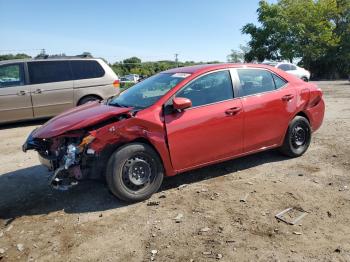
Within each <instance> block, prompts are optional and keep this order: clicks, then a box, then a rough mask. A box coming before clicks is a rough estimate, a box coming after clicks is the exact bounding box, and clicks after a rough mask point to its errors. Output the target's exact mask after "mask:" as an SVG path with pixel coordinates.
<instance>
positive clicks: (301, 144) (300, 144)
mask: <svg viewBox="0 0 350 262" xmlns="http://www.w3.org/2000/svg"><path fill="white" fill-rule="evenodd" d="M310 142H311V127H310V123H309V121H308V120H307V119H306V118H305V117H302V116H296V117H295V118H294V119H293V120H292V121H291V122H290V124H289V126H288V130H287V134H286V136H285V138H284V142H283V145H282V146H281V148H280V151H281V152H282V153H283V154H285V155H287V156H290V157H298V156H301V155H303V154H304V153H305V152H306V150H307V149H308V147H309V145H310Z"/></svg>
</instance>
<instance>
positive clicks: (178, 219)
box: [174, 213, 184, 223]
mask: <svg viewBox="0 0 350 262" xmlns="http://www.w3.org/2000/svg"><path fill="white" fill-rule="evenodd" d="M183 216H184V215H183V214H181V213H179V214H178V215H177V216H176V217H175V218H174V220H175V222H176V223H180V222H181V219H182V218H183Z"/></svg>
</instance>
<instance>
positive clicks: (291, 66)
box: [289, 65, 297, 70]
mask: <svg viewBox="0 0 350 262" xmlns="http://www.w3.org/2000/svg"><path fill="white" fill-rule="evenodd" d="M289 66H290V69H289V70H297V67H296V66H295V65H289Z"/></svg>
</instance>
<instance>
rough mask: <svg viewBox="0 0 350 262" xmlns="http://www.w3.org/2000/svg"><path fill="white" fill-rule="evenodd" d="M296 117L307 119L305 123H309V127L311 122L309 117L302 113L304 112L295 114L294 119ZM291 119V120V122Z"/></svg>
mask: <svg viewBox="0 0 350 262" xmlns="http://www.w3.org/2000/svg"><path fill="white" fill-rule="evenodd" d="M296 116H302V117H305V118H306V119H307V121H309V123H310V125H311V121H310V118H309V116H308V115H307V114H306V113H305V112H304V111H300V112H298V113H297V114H295V116H294V117H296ZM294 117H293V119H294ZM293 119H292V120H293Z"/></svg>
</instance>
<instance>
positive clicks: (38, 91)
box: [33, 89, 43, 94]
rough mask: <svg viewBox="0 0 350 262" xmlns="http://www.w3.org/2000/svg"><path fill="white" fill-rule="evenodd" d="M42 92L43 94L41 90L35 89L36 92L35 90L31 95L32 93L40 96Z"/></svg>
mask: <svg viewBox="0 0 350 262" xmlns="http://www.w3.org/2000/svg"><path fill="white" fill-rule="evenodd" d="M42 92H43V90H41V89H37V90H35V91H34V92H33V93H34V94H41V93H42Z"/></svg>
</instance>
